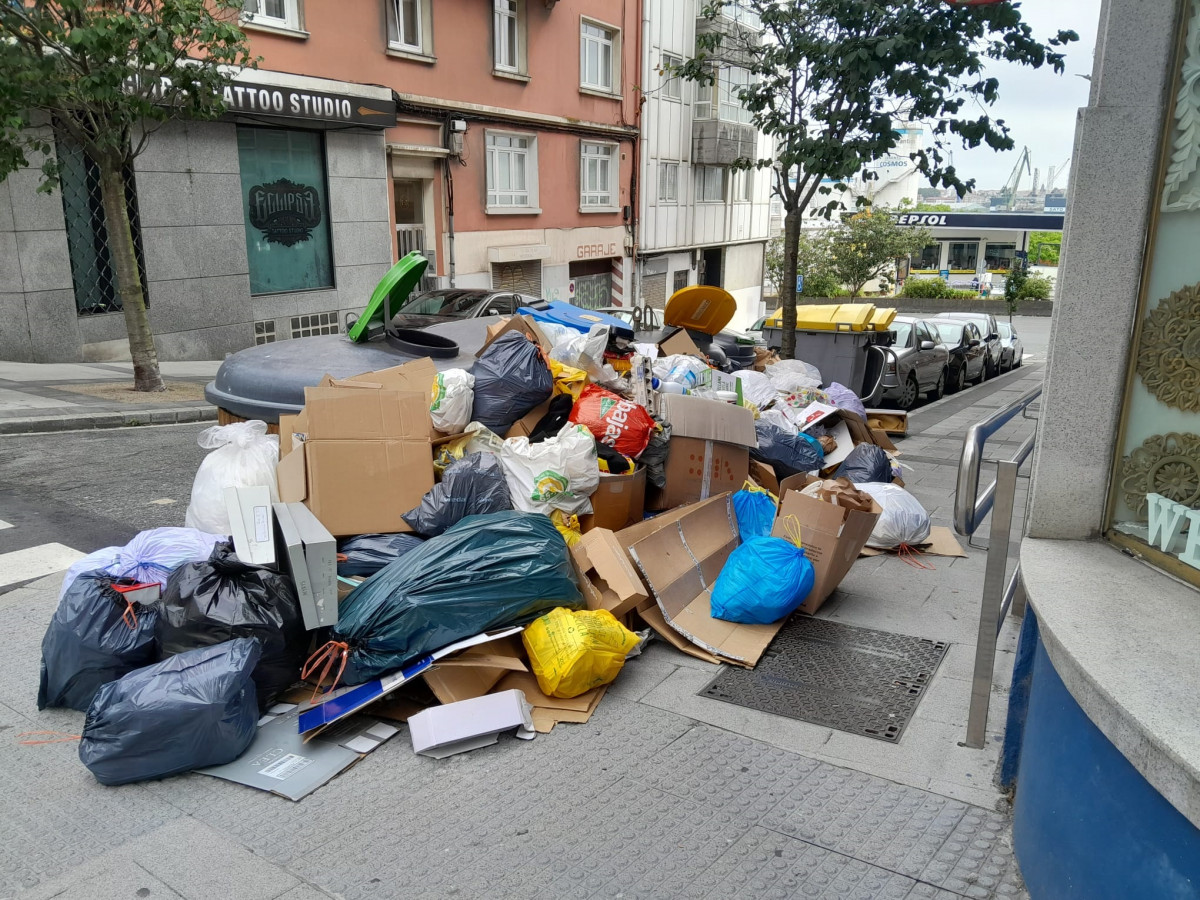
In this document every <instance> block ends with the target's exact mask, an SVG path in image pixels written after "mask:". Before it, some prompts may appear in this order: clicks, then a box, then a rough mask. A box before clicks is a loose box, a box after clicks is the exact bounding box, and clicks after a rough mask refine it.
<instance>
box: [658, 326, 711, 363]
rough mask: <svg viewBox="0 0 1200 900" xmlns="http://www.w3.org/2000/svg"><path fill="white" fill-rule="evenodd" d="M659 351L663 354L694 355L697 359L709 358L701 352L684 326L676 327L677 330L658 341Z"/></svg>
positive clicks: (705, 359) (706, 359)
mask: <svg viewBox="0 0 1200 900" xmlns="http://www.w3.org/2000/svg"><path fill="white" fill-rule="evenodd" d="M658 352H659V354H660V355H662V356H676V355H683V356H694V357H696V358H697V359H702V360H704V361H705V362H707V361H708V358H707V357H706V356H705V355H704V354H703V353H701V352H700V348H699V347H697V346H696V342H695V341H693V340H692V339H691V338H690V337H689V336H688V333H687V332H686V331H684V330H683V329H682V328H676V329H675V332H674V333H673V334H672V335H671V336H670V337H667V338H664V339H663V340H661V341H659V342H658Z"/></svg>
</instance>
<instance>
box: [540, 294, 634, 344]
mask: <svg viewBox="0 0 1200 900" xmlns="http://www.w3.org/2000/svg"><path fill="white" fill-rule="evenodd" d="M517 312H519V313H521V314H522V315H526V316H532V317H533V319H534V321H535V322H554V323H555V324H557V325H565V326H567V327H568V328H574V329H575V330H576V331H582V332H584V333H585V334H586V333H587V332H588V331H589V330H591V327H592V326H593V325H607V326H608V327H609V328H611V329H612V333H613V334H615V335H616V336H617V337H623V338H626V339H627V340H632V339H633V329H632V328H630V327H629V324H628V323H627V322H622V321H621V320H620V319H618V318H617V317H616V316H610V315H608V314H607V313H602V312H597V311H596V310H593V309H583V308H582V307H579V306H572V305H571V304H570V303H563V302H562V301H561V300H551V301H550V302H548V303H546V304H545V305H541V304H539V305H538V306H522V307H521V308H520V309H518V310H517Z"/></svg>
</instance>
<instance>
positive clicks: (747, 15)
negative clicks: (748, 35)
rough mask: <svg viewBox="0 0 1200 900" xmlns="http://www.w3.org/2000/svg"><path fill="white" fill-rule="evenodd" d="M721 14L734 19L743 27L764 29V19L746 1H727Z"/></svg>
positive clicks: (723, 16)
mask: <svg viewBox="0 0 1200 900" xmlns="http://www.w3.org/2000/svg"><path fill="white" fill-rule="evenodd" d="M721 16H722V18H725V19H732V20H733V21H734V22H737V23H738V24H739V25H741V26H742V27H743V28H749V29H751V30H753V31H761V30H762V19H761V18H760V17H759V15H758V13H757V12H755V11H754V10H753V9H751V8H750V6H749V5H747V4H745V3H737V2H730V3H726V4H725V6H724V8H723V9H722V10H721Z"/></svg>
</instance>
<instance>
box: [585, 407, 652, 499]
mask: <svg viewBox="0 0 1200 900" xmlns="http://www.w3.org/2000/svg"><path fill="white" fill-rule="evenodd" d="M655 421H656V422H658V424H659V427H658V428H655V429H654V431H652V432H651V433H650V443H649V444H647V445H646V449H645V450H643V451H642V455H641V456H639V457H638V462H640V463H641V464H642V465H643V466H645V467H646V481H647V482H649V483H650V484H652V485H654V486H655V487H657V488H661V487H666V486H667V455H668V454H669V453H670V452H671V425H670V423H668V422H659V421H658V419H655ZM599 443H600V442H599V441H597V442H596V444H597V446H599Z"/></svg>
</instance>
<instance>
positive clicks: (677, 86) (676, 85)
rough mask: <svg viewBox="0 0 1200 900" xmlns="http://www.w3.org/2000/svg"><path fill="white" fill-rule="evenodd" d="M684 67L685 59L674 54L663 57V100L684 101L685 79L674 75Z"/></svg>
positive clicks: (665, 54) (666, 54)
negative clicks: (676, 70) (678, 69)
mask: <svg viewBox="0 0 1200 900" xmlns="http://www.w3.org/2000/svg"><path fill="white" fill-rule="evenodd" d="M682 65H683V57H682V56H676V55H675V54H674V53H664V54H663V55H662V79H663V83H662V98H663V99H664V100H682V99H683V79H682V78H680V77H679V76H678V75H675V74H673V72H674V70H675V69H676V68H677V67H679V66H682Z"/></svg>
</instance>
